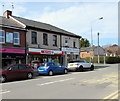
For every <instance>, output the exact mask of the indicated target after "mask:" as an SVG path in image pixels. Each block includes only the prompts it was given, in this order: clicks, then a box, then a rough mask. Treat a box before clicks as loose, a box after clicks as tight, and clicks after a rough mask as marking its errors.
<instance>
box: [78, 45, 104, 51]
mask: <svg viewBox="0 0 120 101" xmlns="http://www.w3.org/2000/svg"><path fill="white" fill-rule="evenodd" d="M97 47H98V46H93V47H84V48H81V49H80V50H81V51H82V52H83V51H85V52H86V51H92V50H94V49H95V48H97ZM100 48H102V47H100ZM102 49H103V48H102Z"/></svg>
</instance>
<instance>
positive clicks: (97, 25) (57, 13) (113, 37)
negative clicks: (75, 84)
mask: <svg viewBox="0 0 120 101" xmlns="http://www.w3.org/2000/svg"><path fill="white" fill-rule="evenodd" d="M12 4H13V5H14V9H12ZM3 5H4V7H3ZM5 10H12V11H13V15H14V16H19V17H23V18H27V19H32V20H36V21H40V22H44V23H48V24H51V25H54V26H57V27H59V28H62V29H64V30H67V31H69V32H72V33H75V34H77V35H80V36H82V37H83V38H86V39H88V40H89V41H90V43H91V29H92V36H93V45H97V44H98V38H97V33H98V32H99V34H100V36H99V38H100V41H99V43H100V46H104V45H112V44H118V0H74V1H71V0H66V1H65V0H64V1H63V0H61V1H60V0H57V1H56V0H44V1H42V0H18V1H17V2H16V1H14V0H1V8H0V15H2V14H3V12H4V11H5ZM100 17H103V19H101V20H100V19H99V18H100Z"/></svg>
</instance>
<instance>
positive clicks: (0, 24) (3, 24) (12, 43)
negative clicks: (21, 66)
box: [0, 16, 26, 66]
mask: <svg viewBox="0 0 120 101" xmlns="http://www.w3.org/2000/svg"><path fill="white" fill-rule="evenodd" d="M0 45H1V47H0V53H1V54H2V65H3V66H6V65H9V64H16V63H25V62H26V60H25V57H26V56H25V55H26V49H25V47H26V29H24V28H23V26H21V25H20V24H18V23H15V22H14V21H12V20H11V19H9V17H8V16H6V17H3V16H0Z"/></svg>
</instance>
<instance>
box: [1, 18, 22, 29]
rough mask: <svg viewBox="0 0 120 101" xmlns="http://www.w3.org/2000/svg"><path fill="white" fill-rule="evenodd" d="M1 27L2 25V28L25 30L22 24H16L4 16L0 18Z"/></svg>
mask: <svg viewBox="0 0 120 101" xmlns="http://www.w3.org/2000/svg"><path fill="white" fill-rule="evenodd" d="M0 25H2V27H4V26H6V27H8V26H9V27H14V28H20V29H24V28H23V27H22V26H21V25H20V24H18V23H15V22H14V21H13V20H11V19H8V18H6V17H3V16H0Z"/></svg>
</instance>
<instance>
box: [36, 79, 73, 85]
mask: <svg viewBox="0 0 120 101" xmlns="http://www.w3.org/2000/svg"><path fill="white" fill-rule="evenodd" d="M73 79H75V78H69V79H63V80H58V81H53V82H46V83H42V84H37V86H44V85H49V84H53V83H58V82H64V81H69V80H73Z"/></svg>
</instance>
